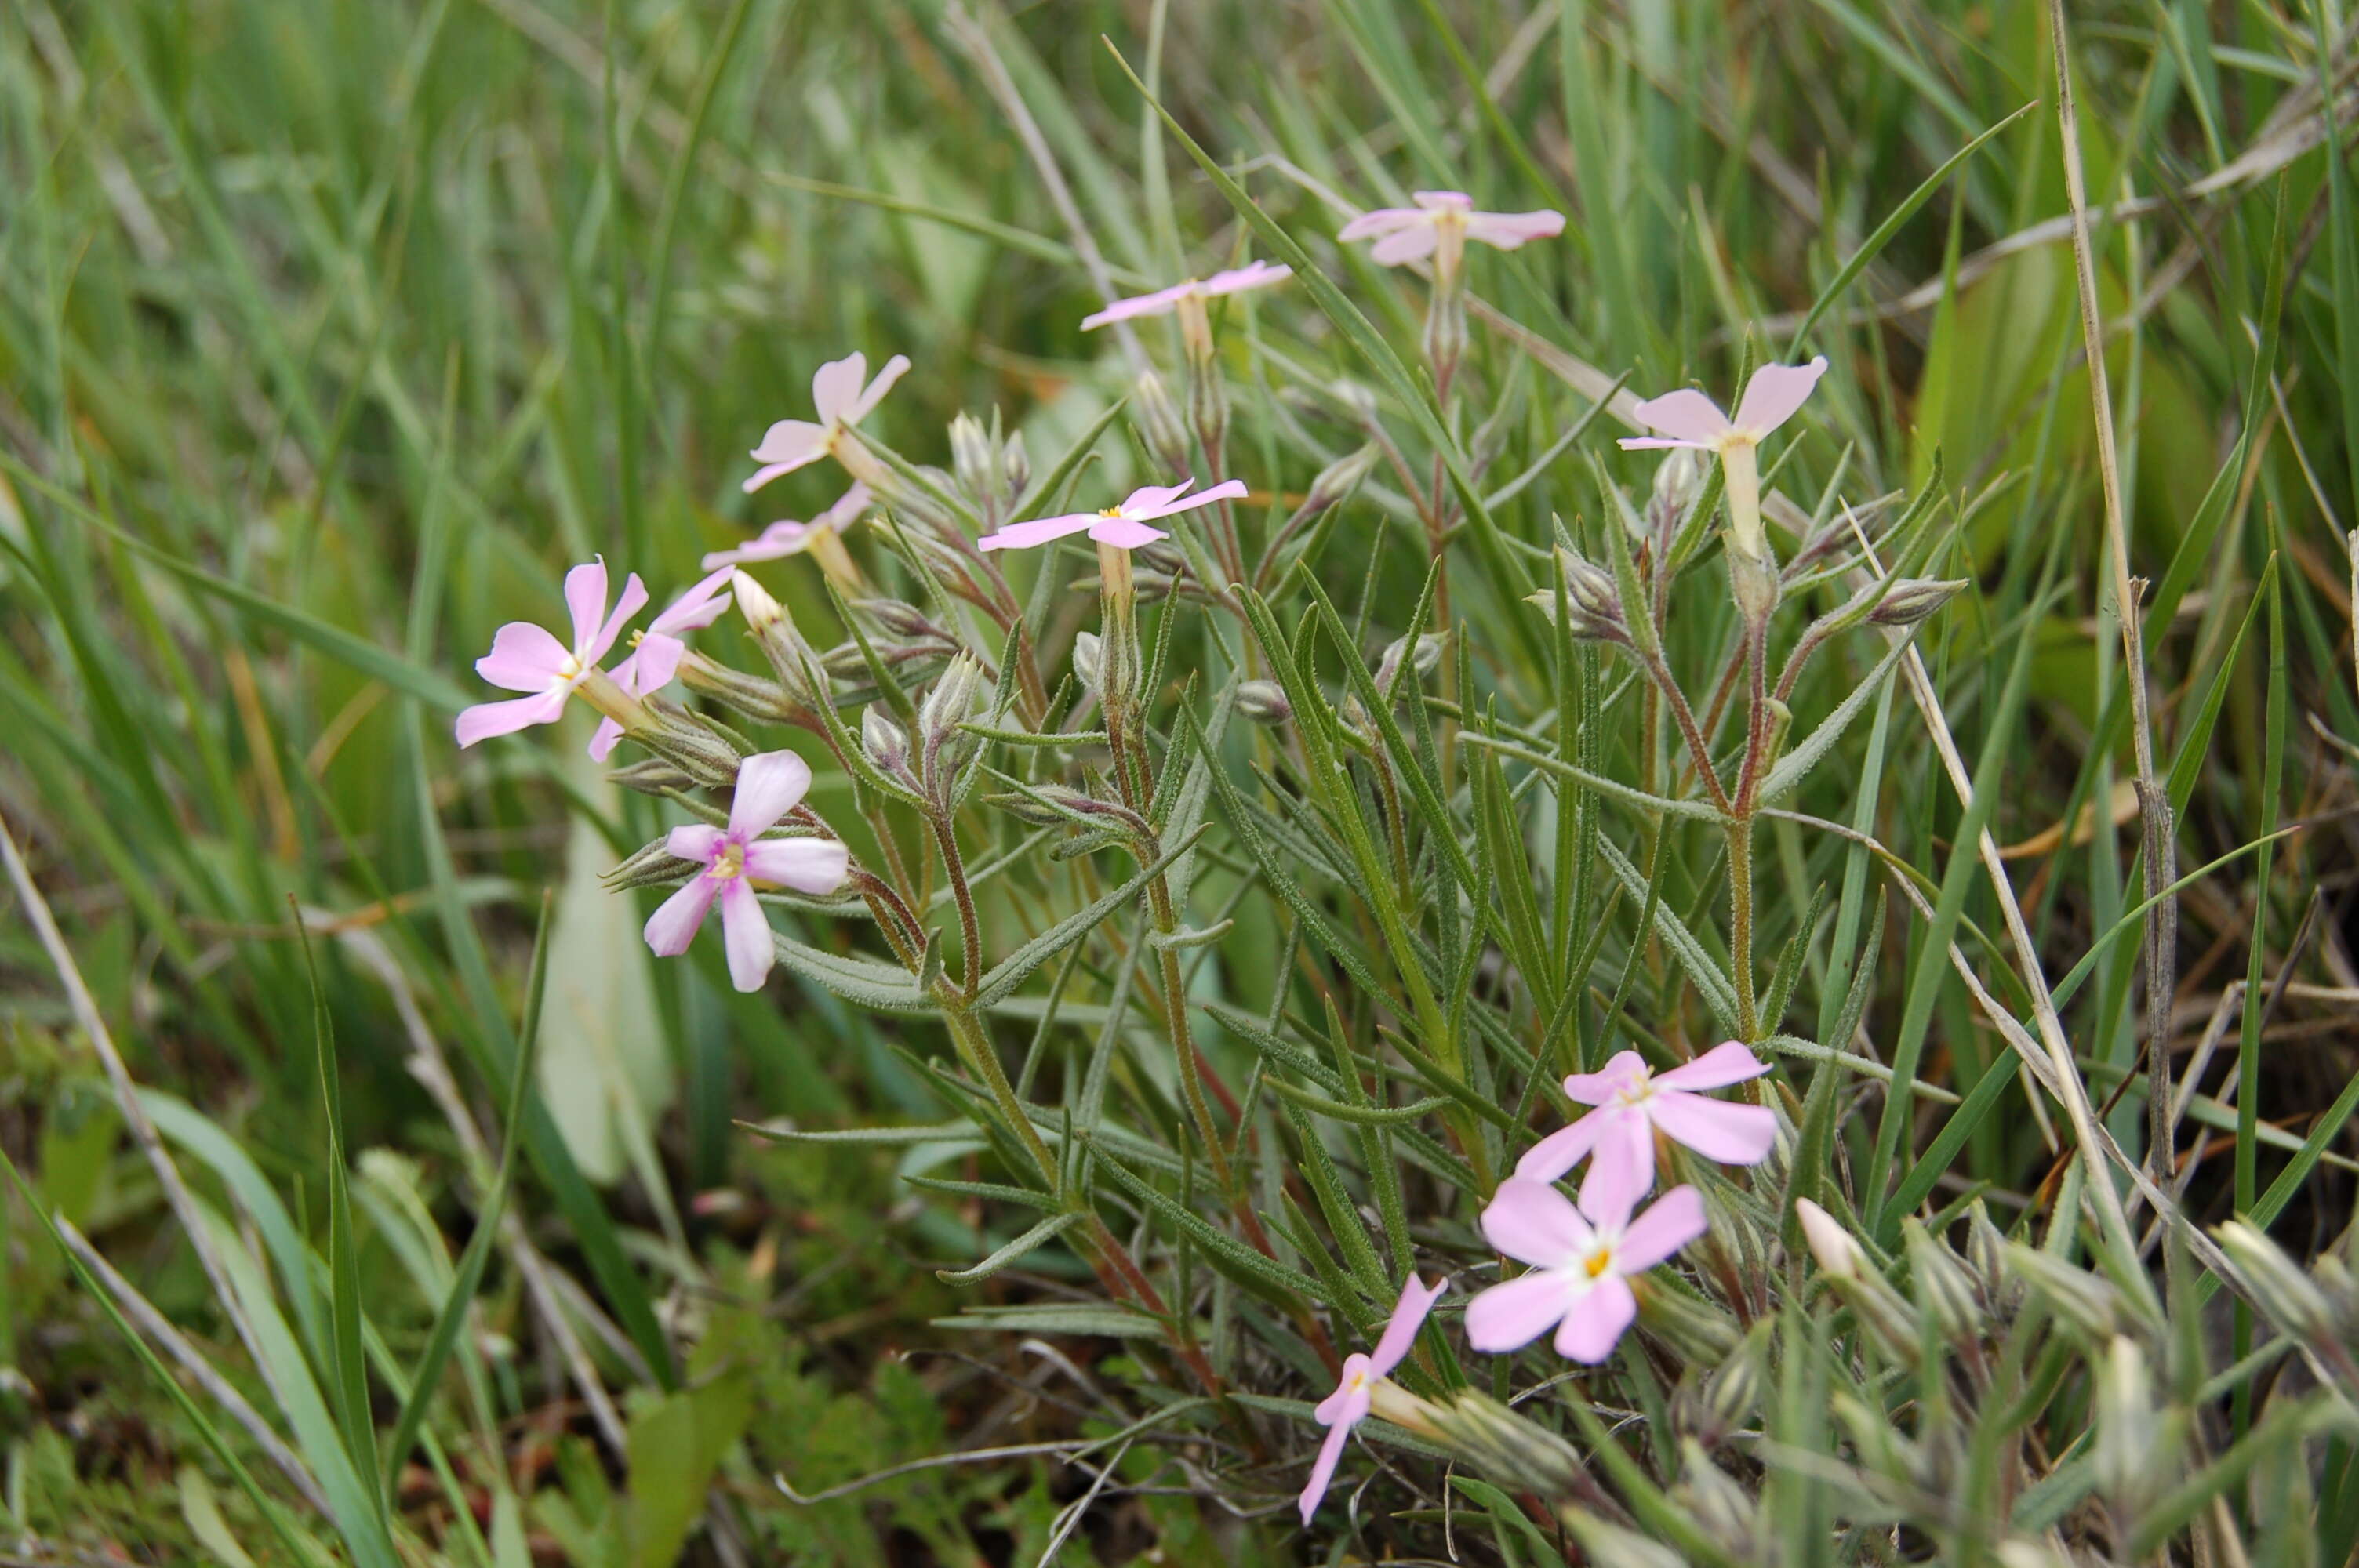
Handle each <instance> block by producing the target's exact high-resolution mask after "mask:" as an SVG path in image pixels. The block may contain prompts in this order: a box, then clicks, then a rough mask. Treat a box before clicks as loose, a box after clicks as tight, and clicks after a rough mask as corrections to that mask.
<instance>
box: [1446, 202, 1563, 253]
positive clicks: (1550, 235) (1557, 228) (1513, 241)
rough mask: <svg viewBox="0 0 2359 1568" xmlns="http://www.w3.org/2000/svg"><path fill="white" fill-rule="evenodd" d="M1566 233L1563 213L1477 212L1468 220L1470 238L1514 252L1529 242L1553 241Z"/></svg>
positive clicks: (1468, 236) (1467, 226)
mask: <svg viewBox="0 0 2359 1568" xmlns="http://www.w3.org/2000/svg"><path fill="white" fill-rule="evenodd" d="M1563 232H1564V214H1563V213H1561V212H1550V211H1538V212H1477V213H1475V214H1474V215H1473V217H1471V218H1469V219H1467V220H1466V237H1467V238H1468V239H1470V240H1480V241H1482V242H1483V243H1484V244H1486V245H1490V246H1493V247H1495V248H1496V249H1498V250H1503V251H1512V250H1514V249H1515V248H1516V247H1517V246H1518V245H1520V244H1522V243H1525V242H1526V241H1527V240H1552V239H1554V238H1556V237H1557V236H1558V235H1559V234H1561V233H1563Z"/></svg>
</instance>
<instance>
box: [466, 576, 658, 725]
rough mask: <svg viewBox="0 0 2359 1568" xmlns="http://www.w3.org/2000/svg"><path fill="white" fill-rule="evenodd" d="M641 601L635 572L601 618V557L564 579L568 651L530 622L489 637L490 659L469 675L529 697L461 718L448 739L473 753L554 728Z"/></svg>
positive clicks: (481, 706) (481, 707)
mask: <svg viewBox="0 0 2359 1568" xmlns="http://www.w3.org/2000/svg"><path fill="white" fill-rule="evenodd" d="M646 603H647V588H646V587H645V585H643V584H642V583H641V582H640V581H639V579H638V575H637V574H636V572H635V573H633V574H632V575H631V576H630V577H629V578H628V579H625V582H624V584H623V596H622V599H621V600H620V601H619V602H617V603H616V604H615V606H614V614H612V615H608V614H607V613H606V561H605V557H598V558H596V559H593V560H591V561H589V562H586V563H584V564H583V565H582V566H578V567H575V568H573V569H572V570H571V571H570V572H567V573H566V574H565V607H566V609H567V610H568V611H570V612H571V615H572V619H573V645H572V646H571V648H569V647H567V646H566V645H565V644H564V643H560V642H559V641H558V640H557V638H556V637H555V636H554V635H553V634H552V633H549V631H548V630H547V629H546V628H543V627H539V626H536V625H534V624H533V623H532V622H529V621H511V622H508V623H507V624H506V625H505V626H503V627H501V628H500V629H499V631H498V632H496V633H494V634H493V637H492V651H491V652H490V653H488V654H484V656H483V657H482V658H480V659H477V660H476V661H475V673H476V674H477V675H479V676H483V677H484V679H485V680H487V681H489V682H491V683H492V684H493V685H494V686H496V687H503V688H505V689H506V690H508V691H524V692H530V693H532V694H533V695H532V696H530V697H516V698H513V699H511V700H508V701H505V702H479V703H477V704H475V706H474V707H473V708H467V709H466V710H465V711H463V712H462V713H461V714H460V715H459V722H458V724H457V725H456V726H455V729H454V733H455V734H456V735H457V737H458V741H459V744H460V745H461V746H472V745H473V744H474V743H475V742H476V741H487V740H489V739H491V738H492V737H493V736H495V735H507V734H513V733H514V732H515V731H516V730H523V729H526V728H527V727H529V726H531V725H535V724H553V723H555V722H556V721H557V720H558V719H560V717H562V716H563V714H564V712H565V699H566V698H567V697H571V696H572V695H573V688H574V687H577V686H580V685H581V684H582V680H583V679H584V677H586V676H588V675H589V674H590V672H591V671H592V670H594V669H596V668H597V667H598V661H599V660H601V659H603V658H604V657H605V656H606V650H607V649H609V648H612V647H613V646H614V639H615V638H616V637H618V636H620V635H621V634H622V631H623V627H624V624H625V622H628V621H629V620H630V619H631V617H632V616H634V615H636V614H637V613H638V612H639V611H640V609H641V607H642V606H644V605H645V604H646Z"/></svg>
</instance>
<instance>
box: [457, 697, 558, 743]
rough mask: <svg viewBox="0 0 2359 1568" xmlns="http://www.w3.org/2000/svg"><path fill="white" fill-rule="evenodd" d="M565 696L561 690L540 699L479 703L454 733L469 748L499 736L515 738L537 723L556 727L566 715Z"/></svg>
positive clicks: (461, 718)
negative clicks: (478, 742)
mask: <svg viewBox="0 0 2359 1568" xmlns="http://www.w3.org/2000/svg"><path fill="white" fill-rule="evenodd" d="M565 696H566V694H565V693H563V692H561V691H551V692H544V693H542V694H541V695H540V696H538V697H510V698H509V699H508V700H507V701H506V702H479V703H477V704H475V706H474V707H473V708H465V709H462V711H461V712H460V714H459V721H458V723H456V724H455V725H453V726H452V727H451V733H452V734H453V735H454V736H455V737H456V738H457V740H458V741H459V744H460V745H461V746H462V747H467V746H472V745H473V744H474V743H475V742H476V741H488V740H490V739H491V738H492V737H493V736H495V735H513V734H515V733H516V731H517V730H526V729H529V728H531V727H532V726H533V725H535V724H553V723H555V722H556V721H557V720H558V719H560V718H562V717H563V716H564V713H565Z"/></svg>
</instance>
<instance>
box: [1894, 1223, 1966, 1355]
mask: <svg viewBox="0 0 2359 1568" xmlns="http://www.w3.org/2000/svg"><path fill="white" fill-rule="evenodd" d="M1900 1232H1901V1236H1902V1238H1904V1240H1905V1242H1906V1244H1907V1246H1908V1277H1909V1283H1910V1284H1911V1285H1913V1286H1914V1287H1915V1288H1916V1293H1917V1306H1918V1310H1919V1311H1920V1312H1922V1313H1924V1314H1926V1315H1927V1316H1928V1317H1929V1318H1930V1319H1931V1320H1932V1321H1933V1323H1934V1324H1935V1325H1937V1326H1938V1327H1939V1328H1940V1331H1941V1333H1942V1335H1943V1336H1945V1337H1947V1338H1948V1339H1950V1340H1951V1341H1952V1342H1959V1343H1962V1342H1963V1341H1966V1340H1969V1339H1973V1338H1976V1337H1978V1336H1980V1334H1981V1332H1982V1326H1983V1312H1982V1303H1980V1302H1979V1301H1977V1300H1976V1299H1975V1295H1974V1282H1973V1276H1972V1275H1970V1274H1968V1273H1967V1272H1966V1269H1965V1265H1964V1264H1962V1263H1961V1262H1960V1261H1959V1260H1958V1255H1957V1254H1956V1253H1954V1252H1952V1251H1951V1250H1950V1249H1949V1248H1947V1247H1945V1246H1943V1245H1942V1244H1941V1242H1940V1240H1939V1239H1937V1238H1935V1237H1934V1235H1933V1233H1932V1232H1931V1231H1930V1230H1928V1229H1926V1228H1925V1227H1924V1226H1923V1225H1921V1224H1920V1223H1919V1222H1918V1221H1917V1220H1916V1219H1914V1218H1910V1219H1907V1220H1904V1221H1902V1222H1901V1227H1900Z"/></svg>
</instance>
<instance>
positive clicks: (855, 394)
mask: <svg viewBox="0 0 2359 1568" xmlns="http://www.w3.org/2000/svg"><path fill="white" fill-rule="evenodd" d="M867 380H868V356H867V355H866V354H864V353H861V352H858V351H853V352H852V353H848V354H846V355H844V356H843V358H842V359H840V360H830V361H828V362H827V363H825V364H823V365H821V366H820V367H819V370H818V371H817V372H816V373H814V374H813V375H812V376H811V406H812V407H814V408H816V409H818V410H819V422H820V423H821V424H822V425H838V424H849V423H850V422H851V421H852V420H853V419H856V418H858V417H859V416H858V415H856V414H854V413H853V408H855V407H856V406H858V405H859V403H860V389H861V387H862V386H863V385H864V384H866V382H867ZM767 444H768V443H767V442H765V443H764V445H767ZM754 455H755V456H756V457H759V456H761V454H760V453H759V452H756V453H755V454H754Z"/></svg>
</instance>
